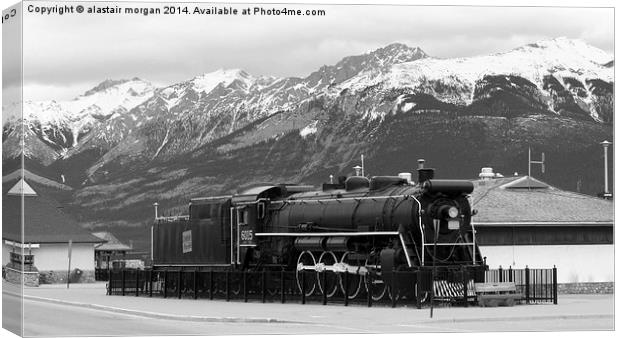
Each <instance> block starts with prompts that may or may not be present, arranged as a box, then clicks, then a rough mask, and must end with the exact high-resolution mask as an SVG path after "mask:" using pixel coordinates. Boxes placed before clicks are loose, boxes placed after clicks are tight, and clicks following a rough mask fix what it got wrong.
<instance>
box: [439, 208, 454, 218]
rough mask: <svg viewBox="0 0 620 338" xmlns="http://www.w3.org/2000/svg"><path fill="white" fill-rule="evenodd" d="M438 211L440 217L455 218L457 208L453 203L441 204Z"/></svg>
mask: <svg viewBox="0 0 620 338" xmlns="http://www.w3.org/2000/svg"><path fill="white" fill-rule="evenodd" d="M438 211H439V212H438V215H437V216H439V217H440V218H456V217H458V215H459V209H458V208H457V207H455V206H453V205H442V206H441V207H439V210H438Z"/></svg>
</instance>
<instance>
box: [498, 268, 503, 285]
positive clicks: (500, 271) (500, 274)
mask: <svg viewBox="0 0 620 338" xmlns="http://www.w3.org/2000/svg"><path fill="white" fill-rule="evenodd" d="M498 271H499V282H500V283H503V282H504V274H503V272H504V270H502V266H501V265H500V266H499V269H498Z"/></svg>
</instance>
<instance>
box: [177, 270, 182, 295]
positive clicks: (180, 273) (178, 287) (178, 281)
mask: <svg viewBox="0 0 620 338" xmlns="http://www.w3.org/2000/svg"><path fill="white" fill-rule="evenodd" d="M182 284H183V271H182V270H179V276H178V277H177V297H178V298H179V299H181V285H182Z"/></svg>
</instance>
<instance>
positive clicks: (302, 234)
mask: <svg viewBox="0 0 620 338" xmlns="http://www.w3.org/2000/svg"><path fill="white" fill-rule="evenodd" d="M254 236H256V237H269V236H274V237H320V236H398V231H375V232H257V233H255V234H254Z"/></svg>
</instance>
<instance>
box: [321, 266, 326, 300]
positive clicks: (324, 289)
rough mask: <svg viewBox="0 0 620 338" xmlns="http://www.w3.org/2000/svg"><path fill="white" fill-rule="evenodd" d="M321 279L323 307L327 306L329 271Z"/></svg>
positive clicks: (323, 273)
mask: <svg viewBox="0 0 620 338" xmlns="http://www.w3.org/2000/svg"><path fill="white" fill-rule="evenodd" d="M321 279H322V280H323V295H322V297H323V305H327V271H323V272H322V273H321Z"/></svg>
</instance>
